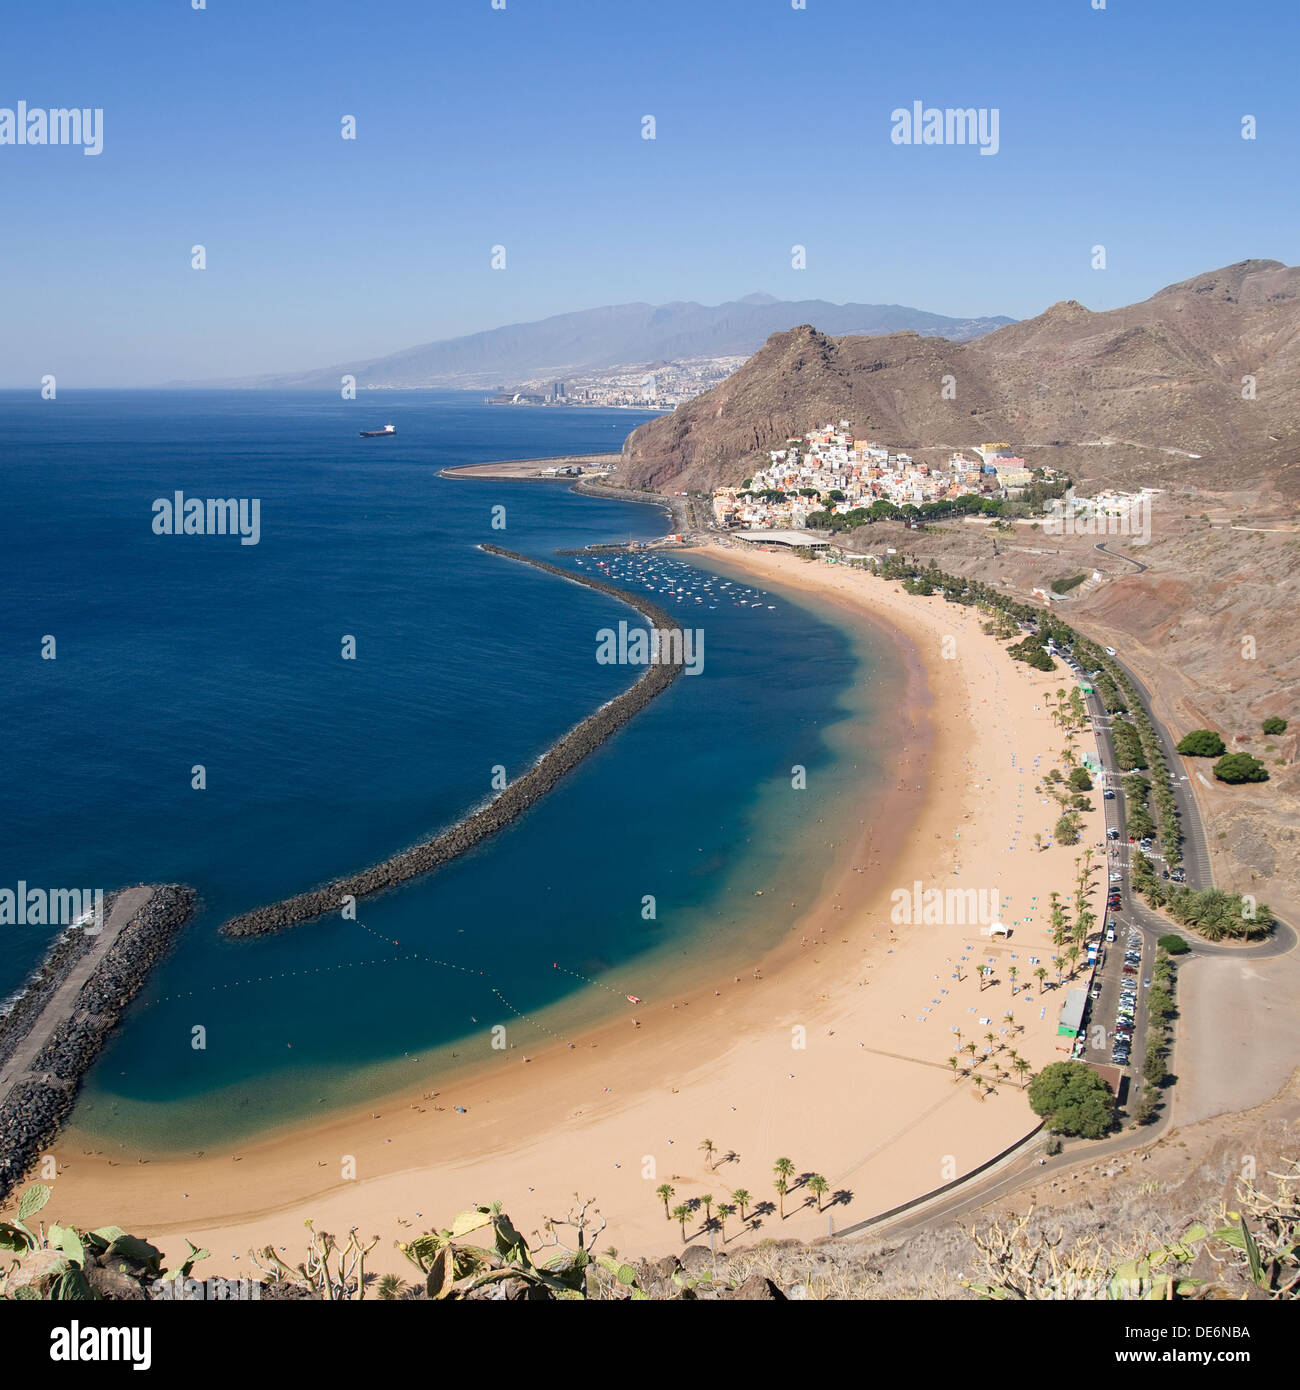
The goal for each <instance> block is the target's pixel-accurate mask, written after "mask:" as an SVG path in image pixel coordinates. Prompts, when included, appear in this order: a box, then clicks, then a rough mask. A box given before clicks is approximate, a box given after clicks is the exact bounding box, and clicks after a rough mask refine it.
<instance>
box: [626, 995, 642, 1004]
mask: <svg viewBox="0 0 1300 1390" xmlns="http://www.w3.org/2000/svg"><path fill="white" fill-rule="evenodd" d="M627 1002H628V1003H629V1004H639V1003H640V1002H641V999H640V996H639V995H636V994H629V995H627Z"/></svg>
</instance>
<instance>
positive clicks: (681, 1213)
mask: <svg viewBox="0 0 1300 1390" xmlns="http://www.w3.org/2000/svg"><path fill="white" fill-rule="evenodd" d="M690 1215H691V1209H690V1207H685V1206H676V1207H674V1208H673V1220H674V1221H680V1222H681V1223H682V1244H683V1245H684V1244H685V1243H686V1222H687V1221H688V1220H689V1219H690Z"/></svg>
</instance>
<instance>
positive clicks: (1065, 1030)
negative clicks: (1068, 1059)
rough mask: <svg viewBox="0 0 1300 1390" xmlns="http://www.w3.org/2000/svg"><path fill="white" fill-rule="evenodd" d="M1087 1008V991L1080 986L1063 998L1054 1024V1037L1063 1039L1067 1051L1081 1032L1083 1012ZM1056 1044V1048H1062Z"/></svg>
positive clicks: (1060, 1044) (1059, 1044)
mask: <svg viewBox="0 0 1300 1390" xmlns="http://www.w3.org/2000/svg"><path fill="white" fill-rule="evenodd" d="M1087 1007H1088V991H1087V990H1086V989H1085V988H1084V987H1083V986H1082V985H1076V986H1075V988H1074V989H1072V990H1071V991H1070V992H1069V993H1068V994H1067V995H1066V996H1065V1003H1064V1004H1062V1005H1061V1016H1060V1018H1059V1019H1058V1021H1057V1024H1056V1036H1057V1037H1058V1038H1061V1039H1064V1046H1065V1047H1066V1049H1067V1050H1068V1049H1069V1048H1072V1047H1073V1046H1074V1040H1075V1038H1077V1037H1078V1036H1079V1034H1080V1033H1081V1032H1083V1012H1084V1010H1085V1009H1086V1008H1087ZM1062 1045H1063V1044H1062V1043H1058V1044H1057V1046H1058V1047H1060V1046H1062Z"/></svg>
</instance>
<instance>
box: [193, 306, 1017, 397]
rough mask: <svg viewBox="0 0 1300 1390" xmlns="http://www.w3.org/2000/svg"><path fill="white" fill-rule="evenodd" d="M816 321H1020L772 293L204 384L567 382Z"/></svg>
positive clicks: (552, 321) (945, 329)
mask: <svg viewBox="0 0 1300 1390" xmlns="http://www.w3.org/2000/svg"><path fill="white" fill-rule="evenodd" d="M809 322H813V323H817V324H818V325H819V326H820V327H821V328H822V330H823V331H824V332H827V333H836V334H843V333H858V334H865V335H872V334H880V333H897V332H901V331H903V330H911V331H912V332H915V333H920V334H923V335H924V336H926V337H939V336H942V337H945V338H951V339H953V340H955V341H958V342H964V341H967V340H969V339H971V338H978V337H979V336H980V335H981V334H984V333H991V332H992V331H993V330H994V329H995V328H1000V327H1002V326H1003V325H1004V324H1009V323H1012V322H1014V320H1013V319H1008V318H1001V317H999V318H978V319H953V318H946V317H945V316H944V315H943V314H929V313H926V312H925V311H924V310H921V309H908V308H905V307H904V306H902V305H899V304H831V303H829V302H827V301H826V300H822V299H804V300H793V301H791V300H781V299H774V298H773V297H772V296H771V295H766V294H751V295H747V296H746V297H745V298H744V299H738V300H734V301H732V302H730V303H727V304H717V305H707V304H695V303H691V302H679V303H674V304H611V305H607V306H605V307H604V308H602V309H584V310H581V311H580V312H578V313H574V314H557V315H556V316H555V317H553V318H548V319H540V320H539V321H537V322H536V323H514V324H509V325H507V326H506V327H504V328H492V329H489V330H488V331H486V332H484V333H471V334H469V335H468V336H466V337H463V338H445V339H443V340H442V341H440V342H433V343H425V344H423V345H422V346H420V347H413V348H407V349H406V350H405V351H404V352H396V353H393V354H392V356H390V357H376V358H372V359H371V360H370V361H364V362H341V363H339V364H337V365H335V366H332V367H321V368H317V369H314V370H312V371H305V372H290V373H280V374H277V375H273V376H259V377H241V378H237V379H234V380H227V381H221V382H206V383H203V384H205V385H209V386H214V385H220V386H225V387H233V388H248V389H268V390H269V389H275V390H302V389H315V388H319V389H321V390H337V389H338V384H339V378H340V377H341V376H342V375H343V374H344V373H345V372H346V373H351V374H352V375H354V376H355V377H356V379H357V386H358V387H361V388H379V387H389V388H408V389H409V388H412V387H417V388H418V387H439V388H442V389H446V390H455V389H457V388H464V389H467V390H469V389H477V388H480V387H488V388H492V387H498V386H502V385H514V384H517V383H519V382H522V381H528V380H532V379H536V378H539V377H546V376H554V377H559V378H563V377H565V376H570V375H575V374H577V373H580V372H584V371H596V370H599V369H602V368H610V367H620V366H637V365H639V364H641V363H646V362H659V361H673V360H677V359H681V358H684V357H747V356H749V355H750V354H751V353H754V352H757V351H758V349H759V348H760V347H762V346H763V343H764V342H765V341H766V340H767V339H768V338H769V337H770V336H771V335H772V334H773V333H781V332H784V331H785V330H787V329H790V328H793V327H794V326H795V325H796V324H800V323H809ZM188 384H191V385H193V384H194V383H188Z"/></svg>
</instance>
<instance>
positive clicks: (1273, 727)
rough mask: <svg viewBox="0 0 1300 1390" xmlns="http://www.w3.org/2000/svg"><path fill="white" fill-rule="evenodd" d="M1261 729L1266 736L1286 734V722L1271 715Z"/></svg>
mask: <svg viewBox="0 0 1300 1390" xmlns="http://www.w3.org/2000/svg"><path fill="white" fill-rule="evenodd" d="M1260 727H1261V728H1262V729H1263V730H1264V732H1265V733H1266V734H1284V733H1286V720H1285V719H1279V718H1278V717H1277V715H1275V714H1270V715H1269V717H1268V718H1267V719H1266V720H1265V721H1264V722H1263V724H1262V725H1261V726H1260Z"/></svg>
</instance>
